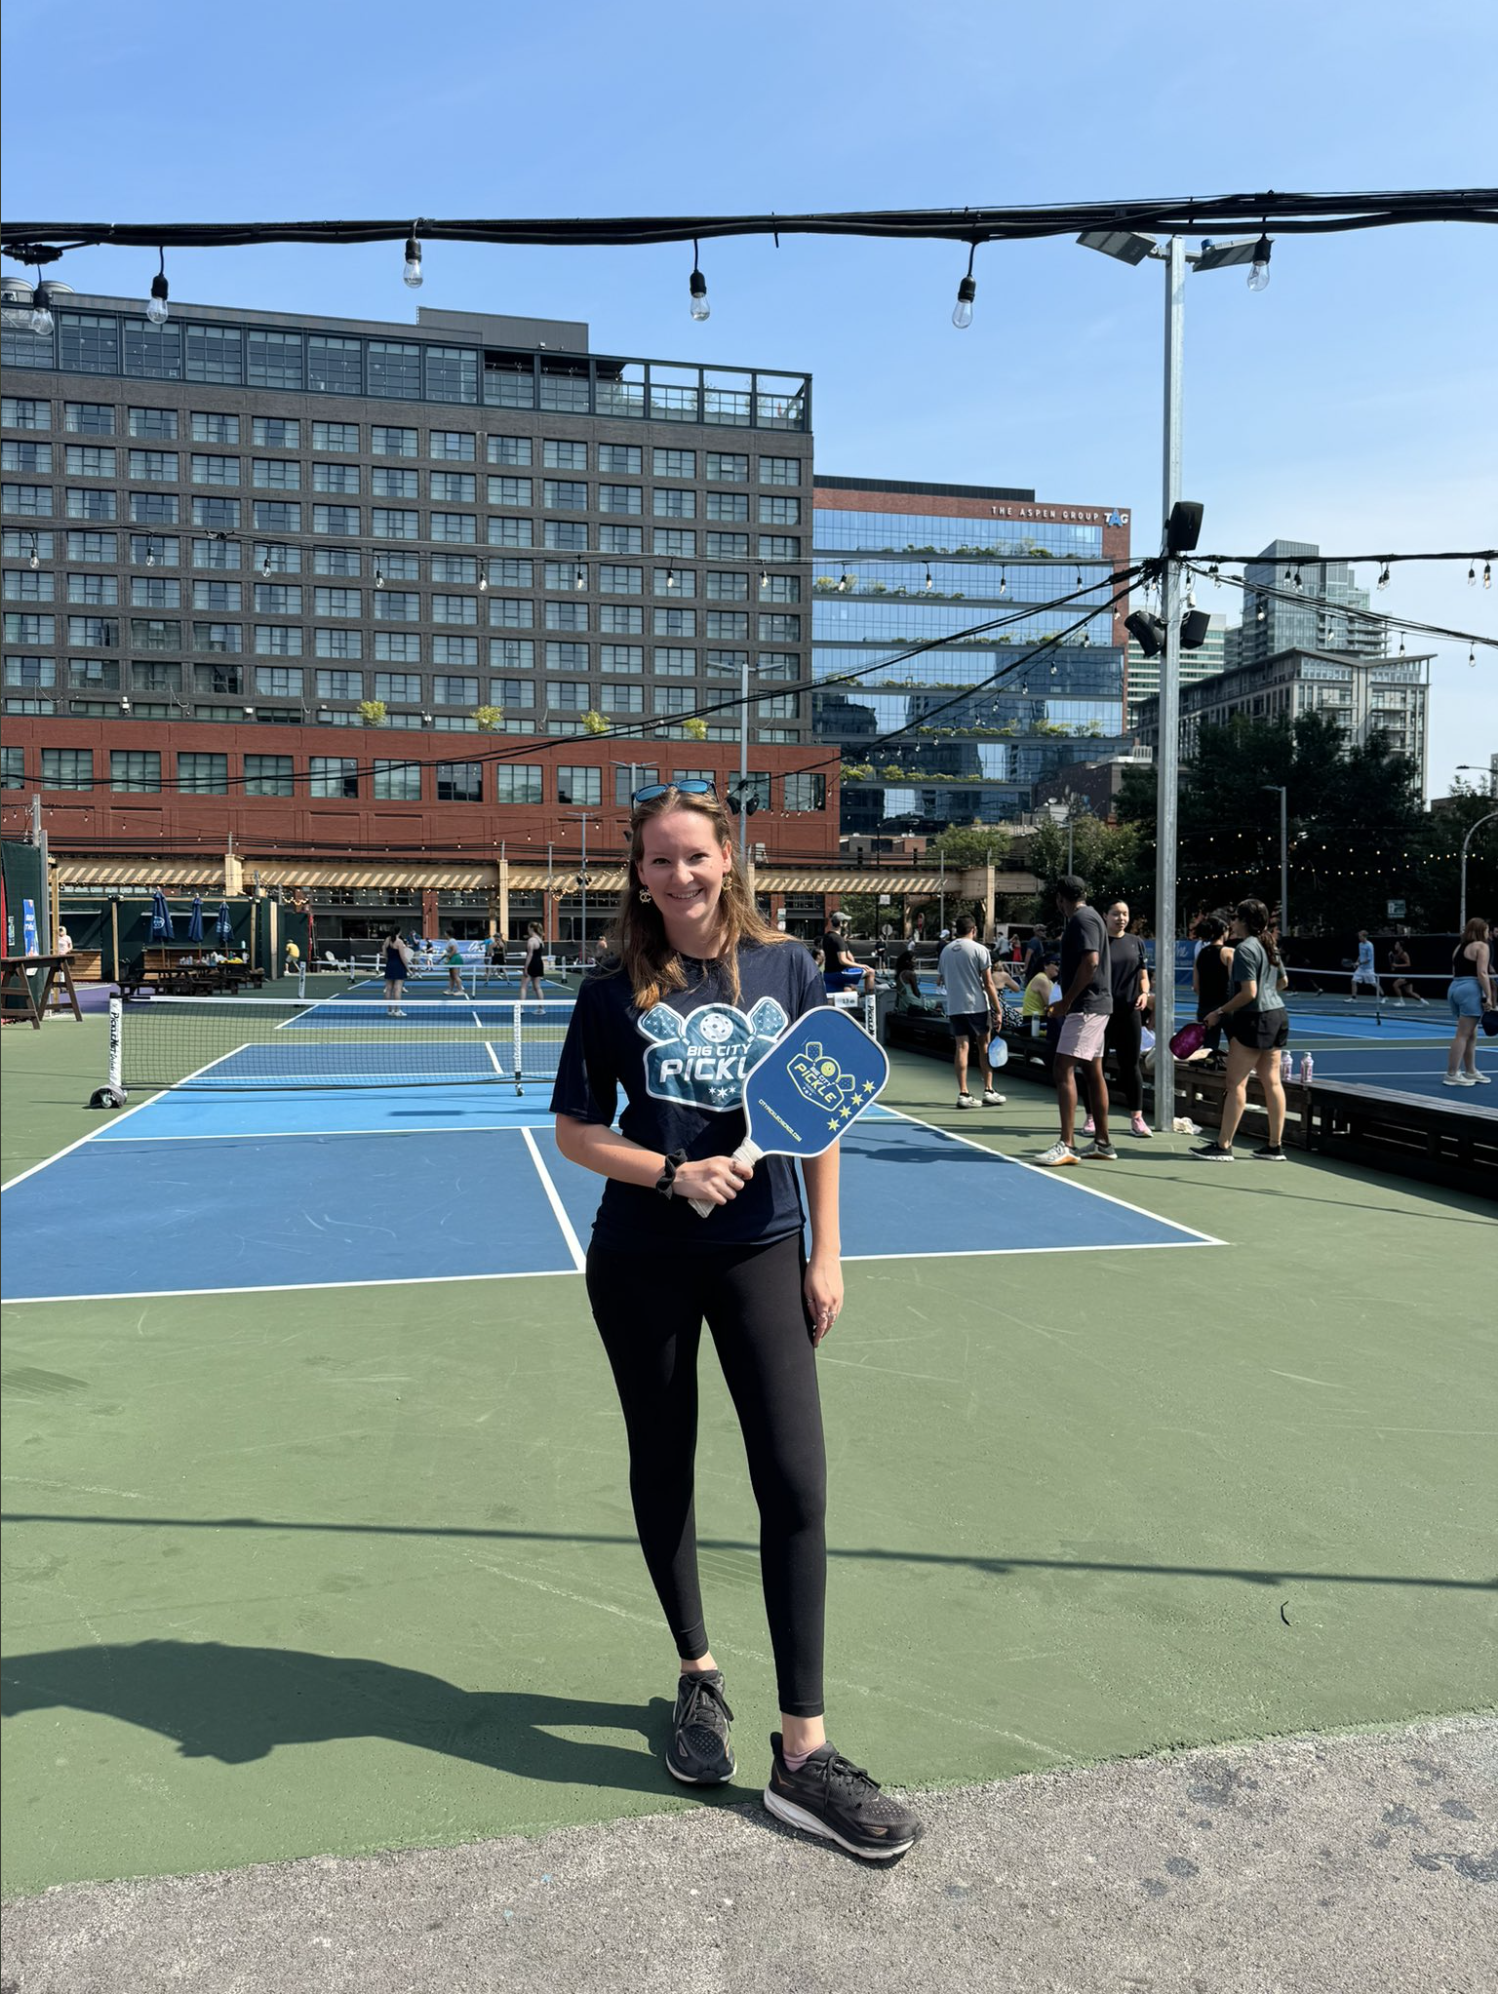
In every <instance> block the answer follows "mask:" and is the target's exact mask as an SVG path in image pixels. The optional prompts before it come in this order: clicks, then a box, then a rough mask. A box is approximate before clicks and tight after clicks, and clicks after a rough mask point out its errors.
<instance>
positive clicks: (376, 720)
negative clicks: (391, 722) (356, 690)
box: [359, 699, 385, 727]
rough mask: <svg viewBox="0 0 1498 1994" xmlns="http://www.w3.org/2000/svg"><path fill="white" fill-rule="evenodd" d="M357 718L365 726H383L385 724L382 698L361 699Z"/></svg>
mask: <svg viewBox="0 0 1498 1994" xmlns="http://www.w3.org/2000/svg"><path fill="white" fill-rule="evenodd" d="M359 718H360V719H361V720H362V721H363V722H364V724H365V726H366V727H383V726H384V724H385V702H384V700H383V699H361V700H360V701H359Z"/></svg>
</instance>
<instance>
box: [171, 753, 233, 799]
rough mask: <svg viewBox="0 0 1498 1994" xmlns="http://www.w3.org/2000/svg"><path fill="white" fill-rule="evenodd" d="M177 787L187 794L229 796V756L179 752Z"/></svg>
mask: <svg viewBox="0 0 1498 1994" xmlns="http://www.w3.org/2000/svg"><path fill="white" fill-rule="evenodd" d="M177 787H178V789H180V790H181V791H182V793H183V794H184V795H186V796H227V795H228V794H229V757H228V756H227V755H202V754H179V755H178V757H177Z"/></svg>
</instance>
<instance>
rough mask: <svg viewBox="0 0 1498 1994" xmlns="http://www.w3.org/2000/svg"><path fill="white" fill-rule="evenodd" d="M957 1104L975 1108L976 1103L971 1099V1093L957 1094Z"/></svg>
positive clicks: (962, 1106)
mask: <svg viewBox="0 0 1498 1994" xmlns="http://www.w3.org/2000/svg"><path fill="white" fill-rule="evenodd" d="M957 1105H958V1107H959V1108H976V1107H977V1105H978V1103H977V1102H976V1101H975V1100H974V1099H973V1097H972V1095H971V1094H959V1095H958V1096H957Z"/></svg>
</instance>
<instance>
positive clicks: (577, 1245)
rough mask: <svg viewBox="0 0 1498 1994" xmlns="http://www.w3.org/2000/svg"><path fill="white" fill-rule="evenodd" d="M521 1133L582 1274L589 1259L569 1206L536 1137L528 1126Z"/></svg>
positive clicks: (575, 1262) (569, 1248) (553, 1211)
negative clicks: (543, 1156)
mask: <svg viewBox="0 0 1498 1994" xmlns="http://www.w3.org/2000/svg"><path fill="white" fill-rule="evenodd" d="M520 1133H521V1134H522V1135H523V1136H524V1137H525V1146H526V1148H527V1149H528V1150H529V1151H530V1153H531V1161H532V1163H534V1164H535V1166H536V1168H537V1170H538V1171H539V1172H540V1174H541V1188H542V1190H543V1191H545V1193H546V1199H547V1203H548V1204H549V1205H550V1206H551V1209H552V1213H553V1216H554V1217H555V1219H556V1222H557V1224H558V1225H559V1226H560V1227H561V1229H562V1237H563V1239H565V1240H566V1242H567V1250H568V1252H569V1253H570V1254H571V1255H572V1258H573V1262H574V1264H575V1265H576V1268H577V1271H578V1273H579V1274H581V1273H582V1271H583V1268H584V1266H585V1264H586V1260H587V1256H586V1255H585V1254H584V1252H583V1248H582V1241H581V1240H580V1239H579V1238H578V1236H577V1234H576V1233H575V1232H574V1231H573V1228H572V1221H571V1219H569V1218H568V1216H567V1207H566V1206H565V1205H564V1204H563V1203H562V1199H561V1193H560V1192H559V1191H558V1190H557V1187H556V1185H555V1184H553V1183H552V1181H551V1172H550V1171H549V1170H548V1169H547V1167H546V1164H545V1162H544V1161H543V1160H542V1156H541V1151H540V1149H539V1148H538V1147H537V1144H536V1138H535V1137H534V1136H533V1135H532V1134H531V1132H530V1130H529V1129H528V1128H522V1129H521V1131H520Z"/></svg>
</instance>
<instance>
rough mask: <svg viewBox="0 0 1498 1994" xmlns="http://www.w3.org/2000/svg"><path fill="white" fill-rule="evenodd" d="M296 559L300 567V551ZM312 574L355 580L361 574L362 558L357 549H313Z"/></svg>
mask: <svg viewBox="0 0 1498 1994" xmlns="http://www.w3.org/2000/svg"><path fill="white" fill-rule="evenodd" d="M297 559H298V564H299V565H300V560H301V555H300V550H298V556H297ZM312 572H313V574H314V575H342V576H345V577H348V578H356V577H357V576H358V575H360V574H361V573H362V572H363V557H362V556H361V555H360V552H359V549H358V548H357V547H314V548H313V549H312Z"/></svg>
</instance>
